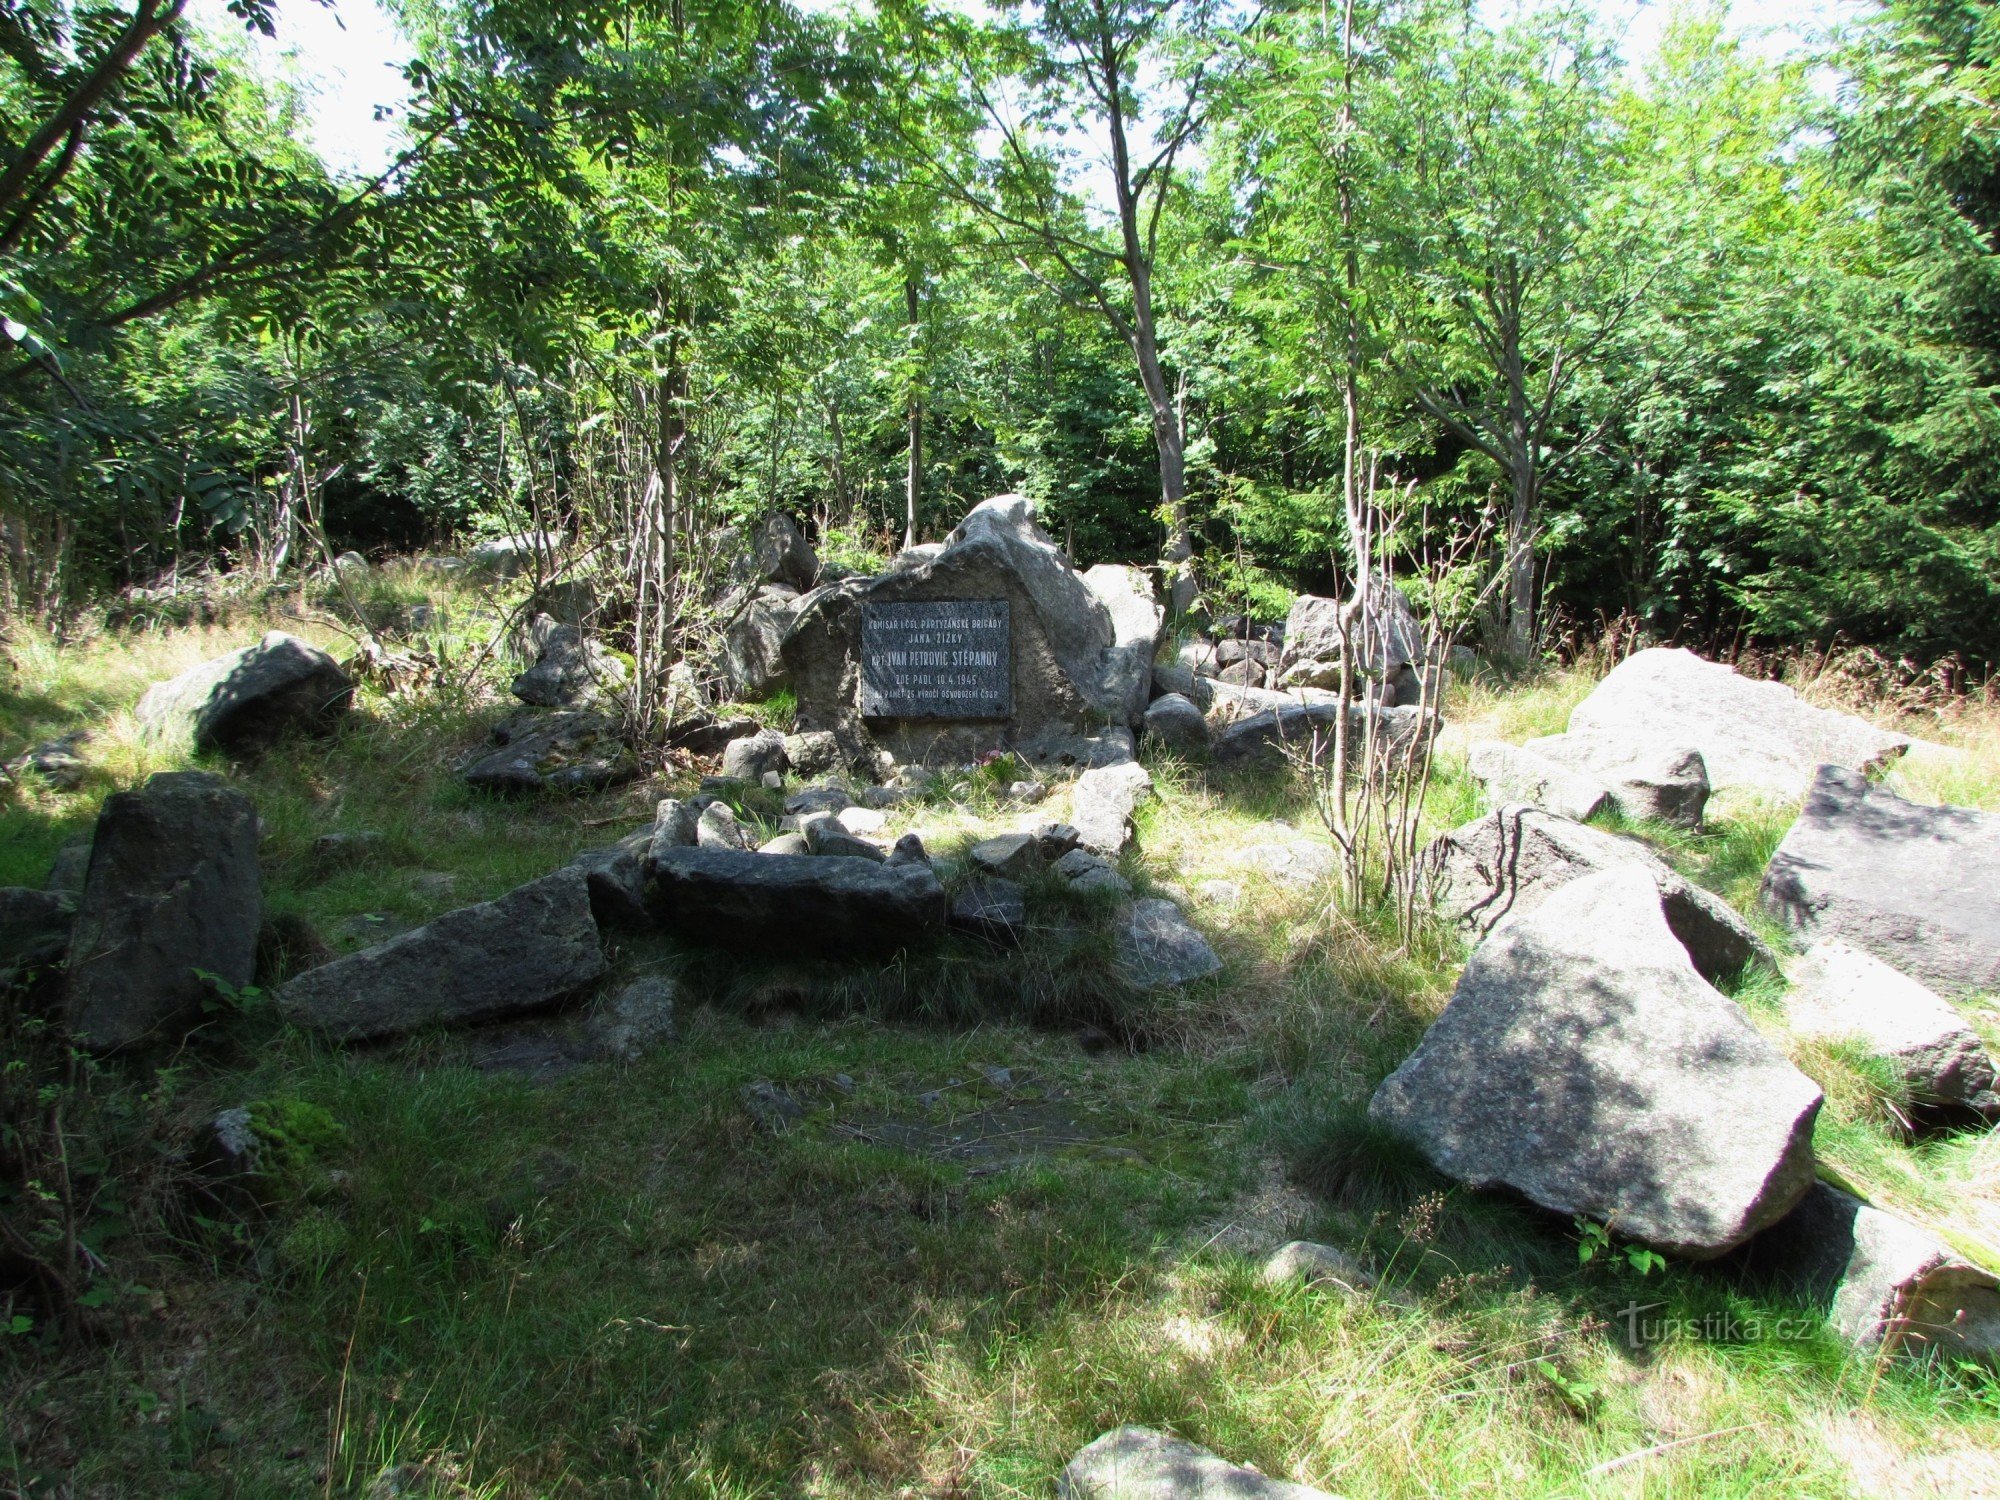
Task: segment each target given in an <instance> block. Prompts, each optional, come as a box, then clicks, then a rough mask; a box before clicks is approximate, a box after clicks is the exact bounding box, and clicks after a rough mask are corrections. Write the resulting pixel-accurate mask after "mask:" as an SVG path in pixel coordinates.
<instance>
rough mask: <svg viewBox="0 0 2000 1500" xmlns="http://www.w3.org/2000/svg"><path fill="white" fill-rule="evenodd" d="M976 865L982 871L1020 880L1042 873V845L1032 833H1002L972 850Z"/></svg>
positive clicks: (977, 844) (983, 840)
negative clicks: (1040, 870) (1040, 871)
mask: <svg viewBox="0 0 2000 1500" xmlns="http://www.w3.org/2000/svg"><path fill="white" fill-rule="evenodd" d="M972 862H973V864H975V865H977V866H978V867H979V868H980V869H982V870H987V871H990V872H992V873H993V874H995V875H1000V876H1004V877H1006V878H1007V879H1010V880H1018V879H1021V878H1023V877H1025V876H1028V875H1032V874H1033V873H1034V872H1035V871H1037V870H1039V869H1041V868H1042V867H1043V865H1044V864H1045V863H1046V861H1045V860H1044V859H1043V858H1042V851H1041V845H1040V844H1039V843H1038V842H1037V841H1036V839H1035V836H1034V835H1033V834H1032V833H1002V834H996V835H995V836H994V837H992V838H990V839H981V840H980V841H979V842H978V843H976V844H974V845H973V846H972Z"/></svg>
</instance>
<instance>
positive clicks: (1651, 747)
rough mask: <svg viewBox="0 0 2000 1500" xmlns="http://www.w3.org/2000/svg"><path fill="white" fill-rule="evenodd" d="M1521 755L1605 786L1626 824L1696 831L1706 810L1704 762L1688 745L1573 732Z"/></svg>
mask: <svg viewBox="0 0 2000 1500" xmlns="http://www.w3.org/2000/svg"><path fill="white" fill-rule="evenodd" d="M1521 753H1524V754H1528V755H1533V756H1536V757H1538V758H1540V759H1541V760H1544V761H1547V762H1551V763H1553V764H1555V765H1558V766H1561V767H1563V768H1565V769H1566V770H1568V771H1569V772H1570V773H1571V774H1572V775H1574V776H1576V777H1578V778H1579V779H1581V780H1586V781H1591V782H1595V783H1596V784H1598V785H1599V786H1601V787H1603V789H1604V792H1605V795H1606V797H1607V798H1608V799H1609V801H1610V803H1611V805H1612V806H1614V807H1616V808H1617V809H1618V813H1619V816H1620V817H1623V818H1625V819H1627V820H1628V821H1630V822H1634V823H1667V824H1671V825H1672V826H1673V827H1676V828H1699V827H1701V820H1702V815H1703V813H1704V812H1706V811H1707V808H1708V794H1709V790H1710V788H1709V784H1708V763H1707V762H1706V761H1704V760H1703V759H1702V758H1701V752H1700V751H1699V750H1697V749H1695V748H1694V747H1693V746H1692V745H1674V744H1663V743H1661V742H1659V741H1657V740H1653V741H1640V740H1629V739H1624V738H1621V737H1619V736H1615V735H1608V734H1600V733H1592V732H1587V731H1576V732H1573V733H1570V734H1550V735H1544V736H1542V737H1541V738H1540V739H1533V740H1529V741H1528V743H1527V744H1526V745H1525V746H1524V747H1523V748H1522V752H1521ZM1517 800H1519V801H1523V802H1532V801H1535V800H1536V799H1535V798H1532V797H1522V798H1519V799H1517ZM1550 810H1551V811H1552V812H1560V811H1561V809H1560V808H1551V809H1550ZM1564 816H1565V817H1575V816H1576V814H1574V813H1565V814H1564Z"/></svg>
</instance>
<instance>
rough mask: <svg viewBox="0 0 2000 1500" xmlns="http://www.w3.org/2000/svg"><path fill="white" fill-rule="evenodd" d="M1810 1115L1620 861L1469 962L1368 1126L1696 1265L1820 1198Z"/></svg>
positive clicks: (1803, 1094) (1467, 1173)
mask: <svg viewBox="0 0 2000 1500" xmlns="http://www.w3.org/2000/svg"><path fill="white" fill-rule="evenodd" d="M1820 1103H1821V1096H1820V1091H1819V1089H1818V1088H1817V1087H1816V1086H1815V1085H1814V1084H1813V1082H1812V1080H1810V1079H1809V1078H1807V1077H1806V1076H1805V1075H1804V1074H1803V1073H1800V1072H1799V1071H1798V1069H1796V1068H1794V1067H1793V1066H1792V1065H1791V1063H1790V1062H1789V1061H1787V1060H1786V1058H1785V1057H1784V1055H1783V1054H1782V1053H1780V1052H1779V1051H1778V1049H1777V1048H1776V1047H1775V1046H1774V1045H1773V1044H1772V1043H1771V1042H1770V1041H1768V1040H1767V1039H1766V1038H1765V1037H1764V1035H1763V1034H1762V1033H1761V1032H1759V1031H1758V1030H1757V1028H1756V1027H1755V1026H1753V1025H1751V1024H1750V1022H1749V1020H1748V1019H1746V1018H1745V1016H1744V1015H1743V1012H1742V1010H1741V1009H1740V1008H1739V1007H1738V1006H1737V1005H1736V1003H1735V1002H1734V1001H1732V1000H1730V999H1728V998H1727V997H1726V996H1724V995H1722V994H1720V993H1719V992H1718V991H1716V990H1714V989H1712V988H1711V987H1710V986H1709V985H1708V984H1706V983H1705V982H1704V981H1703V980H1702V978H1701V976H1700V975H1698V974H1697V973H1696V972H1695V970H1694V967H1693V965H1692V964H1690V963H1689V962H1688V956H1687V952H1686V950H1685V949H1683V948H1682V947H1681V945H1680V942H1679V941H1678V940H1677V939H1676V938H1675V936H1674V934H1673V932H1672V931H1671V930H1670V929H1669V928H1668V926H1667V922H1666V918H1665V916H1664V915H1663V913H1662V910H1661V900H1660V893H1659V890H1658V888H1657V887H1656V886H1655V885H1654V884H1653V881H1652V879H1651V878H1650V877H1649V876H1648V875H1647V873H1646V872H1645V871H1644V870H1643V869H1640V868H1638V867H1636V866H1633V865H1622V866H1619V867H1617V868H1614V869H1610V870H1606V871H1603V872H1601V873H1599V874H1595V875H1589V876H1585V877H1584V878H1582V879H1580V880H1576V881H1572V882H1570V883H1569V884H1568V885H1565V886H1564V887H1563V888H1562V889H1561V890H1558V891H1557V892H1555V893H1554V894H1553V895H1551V896H1550V897H1549V898H1548V899H1547V900H1546V901H1544V902H1543V903H1542V905H1541V906H1540V908H1539V909H1538V910H1536V911H1535V912H1533V913H1531V914H1530V915H1528V916H1526V917H1523V918H1521V919H1519V920H1518V921H1516V922H1514V923H1512V924H1511V925H1509V926H1508V927H1507V928H1506V929H1504V930H1503V931H1500V932H1497V933H1495V934H1494V935H1493V936H1492V937H1491V938H1489V939H1488V940H1487V941H1486V942H1485V943H1483V944H1482V945H1481V946H1480V947H1479V948H1477V949H1476V950H1474V952H1473V954H1472V957H1471V959H1470V961H1468V962H1467V964H1466V966H1465V972H1464V973H1463V975H1461V976H1460V978H1459V982H1458V986H1457V988H1456V989H1455V990H1454V991H1453V993H1452V998H1451V1003H1450V1004H1449V1005H1448V1006H1446V1007H1445V1011H1444V1014H1443V1015H1442V1016H1440V1017H1439V1018H1438V1020H1437V1023H1436V1024H1435V1025H1433V1026H1432V1027H1431V1029H1430V1030H1429V1031H1428V1032H1427V1033H1426V1034H1425V1036H1424V1039H1423V1042H1422V1043H1421V1044H1420V1045H1419V1046H1418V1048H1417V1050H1416V1051H1415V1052H1414V1053H1412V1054H1411V1056H1410V1057H1409V1059H1408V1060H1407V1061H1406V1062H1404V1064H1403V1065H1402V1066H1401V1067H1400V1068H1398V1069H1397V1070H1396V1071H1395V1072H1394V1073H1392V1074H1391V1075H1390V1076H1389V1077H1388V1079H1387V1080H1385V1081H1384V1082H1383V1084H1382V1086H1381V1088H1380V1089H1378V1090H1377V1091H1376V1094H1375V1097H1374V1099H1373V1100H1372V1101H1371V1103H1370V1104H1369V1109H1368V1113H1369V1115H1370V1117H1371V1118H1373V1119H1375V1120H1378V1121H1380V1122H1382V1123H1383V1124H1385V1125H1387V1126H1389V1127H1390V1128H1392V1129H1394V1130H1395V1131H1397V1132H1398V1133H1399V1134H1402V1135H1404V1136H1406V1137H1408V1138H1409V1139H1410V1140H1411V1141H1412V1142H1414V1143H1415V1144H1416V1145H1417V1146H1418V1147H1419V1149H1421V1150H1422V1151H1423V1153H1424V1155H1425V1156H1426V1157H1428V1158H1429V1159H1430V1161H1431V1163H1432V1164H1433V1165H1434V1166H1436V1167H1437V1168H1438V1169H1439V1170H1440V1171H1442V1172H1444V1173H1445V1174H1446V1175H1447V1176H1450V1177H1454V1178H1456V1179H1458V1180H1459V1181H1461V1182H1464V1183H1467V1184H1470V1185H1472V1186H1474V1187H1482V1188H1485V1187H1505V1188H1511V1189H1512V1190H1514V1191H1516V1192H1518V1193H1521V1194H1522V1195H1524V1196H1525V1197H1527V1198H1529V1199H1530V1200H1532V1201H1533V1202H1535V1203H1538V1204H1540V1205H1541V1206H1542V1207H1544V1208H1547V1209H1550V1210H1552V1211H1554V1212H1556V1213H1559V1214H1564V1215H1577V1214H1582V1215H1587V1216H1588V1217H1590V1218H1593V1219H1597V1220H1600V1221H1603V1222H1606V1223H1609V1224H1611V1225H1613V1226H1614V1227H1615V1228H1616V1229H1617V1231H1618V1232H1619V1233H1621V1234H1623V1235H1626V1236H1629V1237H1631V1238H1633V1239H1637V1240H1641V1241H1644V1242H1645V1243H1647V1244H1650V1245H1652V1246H1654V1247H1656V1248H1658V1249H1660V1250H1663V1251H1667V1252H1669V1253H1672V1254H1676V1255H1681V1256H1685V1257H1687V1258H1689V1259H1692V1260H1707V1259H1711V1258H1713V1257H1715V1256H1717V1255H1721V1254H1723V1253H1724V1252H1726V1251H1728V1250H1730V1249H1733V1248H1734V1247H1735V1246H1737V1245H1740V1244H1742V1243H1743V1242H1744V1241H1745V1240H1747V1239H1749V1238H1750V1237H1751V1236H1752V1235H1754V1234H1756V1233H1757V1232H1758V1231H1759V1230H1761V1229H1764V1228H1766V1227H1768V1226H1769V1225H1771V1224H1773V1223H1775V1222H1777V1221H1778V1220H1779V1219H1781V1218H1783V1217H1784V1216H1785V1214H1787V1213H1788V1212H1790V1211H1791V1209H1792V1208H1793V1206H1794V1205H1795V1204H1797V1202H1798V1201H1799V1199H1800V1198H1801V1197H1802V1196H1803V1195H1804V1194H1805V1192H1806V1190H1807V1189H1808V1188H1809V1187H1811V1186H1812V1182H1813V1173H1814V1167H1813V1154H1812V1130H1813V1121H1814V1119H1815V1118H1816V1117H1817V1116H1818V1114H1819V1108H1820Z"/></svg>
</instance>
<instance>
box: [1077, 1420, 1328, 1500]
mask: <svg viewBox="0 0 2000 1500" xmlns="http://www.w3.org/2000/svg"><path fill="white" fill-rule="evenodd" d="M1056 1496H1057V1500H1334V1497H1333V1496H1331V1495H1329V1494H1328V1493H1327V1492H1326V1491H1325V1490H1316V1489H1312V1488H1310V1487H1309V1486H1306V1485H1303V1484H1291V1483H1288V1482H1287V1481H1285V1480H1282V1479H1270V1478H1267V1477H1266V1476H1265V1475H1262V1474H1259V1473H1258V1472H1257V1471H1256V1470H1255V1469H1246V1468H1244V1467H1243V1466H1242V1465H1241V1464H1232V1463H1230V1462H1228V1461H1227V1460H1226V1459H1221V1458H1217V1457H1216V1456H1215V1455H1214V1454H1213V1453H1210V1452H1209V1451H1208V1450H1207V1449H1206V1448H1197V1447H1196V1446H1195V1445H1194V1444H1193V1443H1189V1442H1184V1441H1182V1440H1181V1439H1180V1438H1177V1437H1170V1436H1168V1435H1167V1434H1166V1433H1164V1432H1155V1431H1153V1429H1151V1428H1150V1427H1119V1428H1115V1429H1114V1430H1112V1431H1110V1432H1107V1433H1105V1434H1104V1435H1103V1436H1102V1437H1100V1438H1098V1439H1097V1440H1096V1441H1095V1442H1093V1443H1091V1444H1090V1445H1089V1446H1088V1447H1085V1448H1083V1449H1081V1450H1079V1451H1078V1453H1077V1455H1076V1457H1074V1458H1072V1459H1071V1460H1070V1461H1069V1462H1068V1463H1067V1464H1065V1465H1064V1466H1063V1471H1062V1473H1061V1474H1060V1475H1058V1476H1057V1478H1056Z"/></svg>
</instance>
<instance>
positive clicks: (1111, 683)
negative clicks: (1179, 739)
mask: <svg viewBox="0 0 2000 1500" xmlns="http://www.w3.org/2000/svg"><path fill="white" fill-rule="evenodd" d="M1083 582H1084V586H1085V587H1087V588H1088V589H1089V590H1090V591H1091V593H1093V594H1095V595H1096V596H1097V598H1098V602H1100V603H1101V604H1103V606H1104V608H1105V611H1106V613H1108V614H1109V615H1110V616H1111V649H1110V650H1109V651H1108V652H1107V653H1105V658H1104V693H1105V696H1106V697H1112V696H1114V695H1117V694H1119V693H1121V692H1122V694H1123V697H1124V703H1125V715H1124V722H1125V723H1127V724H1137V723H1138V722H1139V718H1140V715H1142V714H1144V713H1145V711H1146V703H1147V701H1148V700H1149V699H1150V698H1151V697H1152V695H1153V691H1152V690H1153V657H1154V656H1155V655H1157V654H1158V652H1159V649H1160V632H1161V631H1162V630H1163V629H1165V627H1166V621H1167V613H1166V610H1165V609H1163V608H1162V607H1161V606H1160V602H1159V601H1158V600H1157V599H1155V598H1154V597H1153V585H1152V581H1151V580H1150V579H1148V578H1147V577H1146V573H1145V570H1144V569H1142V568H1133V567H1127V566H1125V565H1124V564H1122V563H1099V564H1097V566H1096V567H1094V568H1086V569H1085V570H1084V574H1083Z"/></svg>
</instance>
